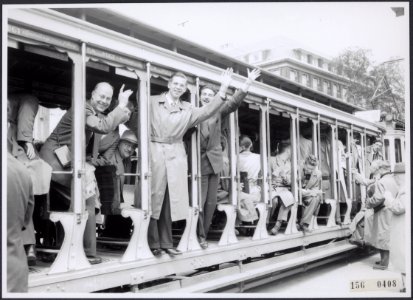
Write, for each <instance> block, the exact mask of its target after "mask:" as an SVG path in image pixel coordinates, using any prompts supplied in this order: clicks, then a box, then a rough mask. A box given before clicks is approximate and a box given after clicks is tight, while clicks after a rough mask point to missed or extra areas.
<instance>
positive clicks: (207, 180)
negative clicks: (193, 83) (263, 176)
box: [198, 69, 260, 249]
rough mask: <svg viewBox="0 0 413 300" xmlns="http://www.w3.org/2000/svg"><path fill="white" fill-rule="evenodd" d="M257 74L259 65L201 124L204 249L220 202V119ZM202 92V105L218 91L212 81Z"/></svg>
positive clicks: (232, 108) (201, 233)
mask: <svg viewBox="0 0 413 300" xmlns="http://www.w3.org/2000/svg"><path fill="white" fill-rule="evenodd" d="M258 76H260V71H259V70H258V69H255V70H253V71H251V72H250V71H249V70H248V78H247V80H246V81H245V84H244V86H243V87H242V89H241V90H238V91H236V92H235V94H234V96H233V97H232V98H231V99H230V100H228V101H227V102H226V103H225V105H223V106H222V107H221V108H220V110H219V112H218V113H217V114H216V115H214V116H213V117H211V118H210V119H208V120H206V121H204V122H202V123H201V125H200V126H201V174H202V179H201V192H202V202H201V208H202V211H200V212H199V219H198V237H199V242H200V245H201V247H202V248H203V249H206V248H207V247H208V242H207V241H206V237H207V235H208V230H209V227H210V225H211V221H212V216H213V214H214V211H215V207H216V205H217V191H218V182H219V173H220V172H221V171H222V168H223V157H222V155H223V154H222V148H221V122H223V119H224V118H226V117H227V116H228V115H229V114H230V113H232V112H234V111H235V110H237V109H238V107H239V106H240V105H241V103H242V101H243V100H244V98H245V96H246V94H247V92H248V89H249V86H250V85H251V83H252V82H253V81H254V80H255V79H257V78H258ZM200 93H201V106H204V105H206V104H208V103H210V102H211V101H212V99H213V98H214V97H215V94H216V92H215V90H214V88H213V87H211V86H209V85H206V86H204V87H203V88H201V91H200Z"/></svg>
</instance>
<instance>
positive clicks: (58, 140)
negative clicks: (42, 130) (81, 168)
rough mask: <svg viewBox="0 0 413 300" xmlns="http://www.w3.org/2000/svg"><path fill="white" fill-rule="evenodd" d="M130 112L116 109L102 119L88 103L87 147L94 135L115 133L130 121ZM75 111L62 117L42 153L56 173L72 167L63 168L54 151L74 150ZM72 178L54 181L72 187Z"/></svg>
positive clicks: (65, 177) (54, 179)
mask: <svg viewBox="0 0 413 300" xmlns="http://www.w3.org/2000/svg"><path fill="white" fill-rule="evenodd" d="M129 114H130V112H129V110H128V109H126V108H125V109H122V108H120V107H119V106H118V107H116V108H115V109H114V110H113V111H112V112H110V113H109V114H108V115H107V116H105V117H103V118H101V117H99V116H98V115H97V113H96V112H95V111H94V109H93V107H92V106H91V105H90V103H89V101H88V102H86V117H85V124H86V131H85V145H87V144H88V143H89V141H90V139H91V137H92V133H93V132H96V133H102V134H107V133H110V132H112V131H114V130H115V129H116V128H117V127H118V125H119V124H121V123H123V122H124V121H126V120H128V119H129ZM72 115H73V109H72V108H70V109H69V110H68V111H67V112H66V113H65V114H64V116H63V117H62V119H61V120H60V122H59V124H57V126H56V128H55V129H54V131H53V132H52V134H51V135H50V136H49V137H48V138H47V140H46V142H45V143H44V145H43V147H42V149H41V151H40V157H41V158H43V159H44V160H45V161H46V162H47V163H49V164H50V165H51V166H52V168H53V170H54V171H68V170H69V169H70V167H66V168H63V167H62V165H61V164H60V162H59V160H58V159H57V156H56V154H55V153H54V150H56V149H57V148H59V147H61V146H64V145H66V146H68V147H69V150H72V120H73V116H72ZM71 180H72V176H70V175H62V174H53V175H52V181H56V182H58V183H60V184H62V185H64V186H67V187H70V183H71Z"/></svg>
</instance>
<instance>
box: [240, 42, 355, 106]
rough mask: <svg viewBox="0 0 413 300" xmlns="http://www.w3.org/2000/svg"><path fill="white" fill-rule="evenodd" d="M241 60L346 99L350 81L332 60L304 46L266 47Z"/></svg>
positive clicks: (332, 95) (245, 55)
mask: <svg viewBox="0 0 413 300" xmlns="http://www.w3.org/2000/svg"><path fill="white" fill-rule="evenodd" d="M238 58H239V59H241V60H243V61H245V62H247V63H250V64H253V65H256V66H258V67H260V68H262V69H264V70H267V71H269V72H272V73H274V74H276V75H278V76H282V77H284V78H286V79H288V80H291V81H294V82H296V83H299V84H301V85H303V86H305V87H307V88H311V89H313V90H316V91H318V92H321V93H325V94H327V95H329V96H331V97H334V98H337V99H339V100H342V101H346V93H347V90H348V86H349V81H348V79H346V78H345V77H344V76H342V75H341V74H339V72H338V71H337V70H336V69H335V68H334V67H333V65H332V63H331V60H330V59H328V58H326V57H325V56H322V55H319V54H316V53H313V52H311V51H308V50H305V49H303V48H294V47H292V48H285V47H277V48H276V49H264V50H257V51H253V52H249V53H247V54H244V55H242V56H239V57H238Z"/></svg>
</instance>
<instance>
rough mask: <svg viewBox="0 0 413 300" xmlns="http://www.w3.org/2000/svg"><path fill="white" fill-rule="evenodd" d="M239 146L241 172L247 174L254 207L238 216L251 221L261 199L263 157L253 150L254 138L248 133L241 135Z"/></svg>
mask: <svg viewBox="0 0 413 300" xmlns="http://www.w3.org/2000/svg"><path fill="white" fill-rule="evenodd" d="M239 147H240V154H239V165H238V168H239V172H240V173H241V172H245V173H246V174H247V183H248V187H247V191H248V192H247V193H248V194H249V195H251V196H253V197H254V198H252V199H253V207H252V208H250V211H249V213H248V214H247V215H246V216H244V215H242V214H238V217H239V220H240V221H243V222H250V219H251V216H253V215H254V214H255V213H256V211H255V205H256V204H257V203H258V202H259V201H260V199H261V187H260V185H259V181H258V180H259V179H258V178H259V175H260V173H261V157H260V155H259V154H257V153H253V152H251V150H252V140H251V139H250V138H249V137H248V136H247V135H241V137H240V142H239Z"/></svg>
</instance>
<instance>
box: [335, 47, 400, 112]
mask: <svg viewBox="0 0 413 300" xmlns="http://www.w3.org/2000/svg"><path fill="white" fill-rule="evenodd" d="M398 62H399V60H394V61H389V62H386V63H382V64H375V62H374V61H373V60H372V59H371V51H370V50H369V49H362V48H348V49H346V50H344V51H343V52H342V53H341V54H340V55H339V56H338V57H336V58H334V59H333V60H332V64H333V66H334V68H335V69H336V71H337V73H338V74H340V75H343V76H344V77H346V78H347V79H348V88H347V89H348V91H347V97H346V100H347V101H348V102H349V103H352V104H355V105H358V106H362V107H364V108H366V109H380V110H381V111H382V112H386V113H395V112H398V113H401V114H403V115H404V76H403V70H402V68H401V65H400V64H399V63H398Z"/></svg>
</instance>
